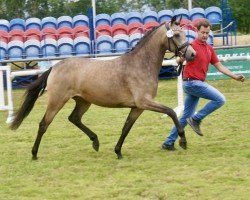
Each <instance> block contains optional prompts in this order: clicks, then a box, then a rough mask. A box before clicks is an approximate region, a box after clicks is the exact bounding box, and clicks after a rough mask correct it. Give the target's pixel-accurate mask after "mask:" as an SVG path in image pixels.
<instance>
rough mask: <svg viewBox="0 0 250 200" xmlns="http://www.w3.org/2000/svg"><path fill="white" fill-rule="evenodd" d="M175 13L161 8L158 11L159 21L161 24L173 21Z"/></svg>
mask: <svg viewBox="0 0 250 200" xmlns="http://www.w3.org/2000/svg"><path fill="white" fill-rule="evenodd" d="M173 16H174V13H173V11H172V10H161V11H159V12H158V22H159V23H160V24H161V23H162V22H168V21H171V19H172V17H173Z"/></svg>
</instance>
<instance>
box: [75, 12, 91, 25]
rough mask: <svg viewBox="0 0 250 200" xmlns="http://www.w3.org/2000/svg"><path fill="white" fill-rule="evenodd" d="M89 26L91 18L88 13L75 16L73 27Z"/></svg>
mask: <svg viewBox="0 0 250 200" xmlns="http://www.w3.org/2000/svg"><path fill="white" fill-rule="evenodd" d="M76 26H87V27H88V26H89V18H88V16H86V15H76V16H74V17H73V27H76Z"/></svg>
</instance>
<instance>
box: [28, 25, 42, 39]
mask: <svg viewBox="0 0 250 200" xmlns="http://www.w3.org/2000/svg"><path fill="white" fill-rule="evenodd" d="M24 34H25V38H26V40H31V39H35V40H38V41H41V37H42V35H41V31H40V30H39V29H36V28H31V29H28V30H26V31H25V33H24Z"/></svg>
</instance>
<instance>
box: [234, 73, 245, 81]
mask: <svg viewBox="0 0 250 200" xmlns="http://www.w3.org/2000/svg"><path fill="white" fill-rule="evenodd" d="M234 79H235V80H236V81H241V82H244V80H245V76H243V75H242V74H235V78H234Z"/></svg>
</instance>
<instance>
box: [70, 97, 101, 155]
mask: <svg viewBox="0 0 250 200" xmlns="http://www.w3.org/2000/svg"><path fill="white" fill-rule="evenodd" d="M74 100H75V101H76V106H75V108H74V110H73V111H72V113H71V114H70V116H69V121H70V122H72V123H73V124H74V125H76V126H77V127H78V128H79V129H81V130H82V131H83V132H84V133H86V135H87V136H88V137H89V139H90V140H92V141H93V144H92V146H93V148H94V149H95V150H96V151H98V150H99V140H98V137H97V135H96V134H95V133H94V132H93V131H91V130H90V129H89V128H88V127H87V126H85V125H84V124H83V123H82V122H81V119H82V116H83V114H84V113H85V112H86V111H87V110H88V109H89V107H90V105H91V103H89V102H87V101H85V100H83V99H82V98H80V97H75V98H74Z"/></svg>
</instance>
